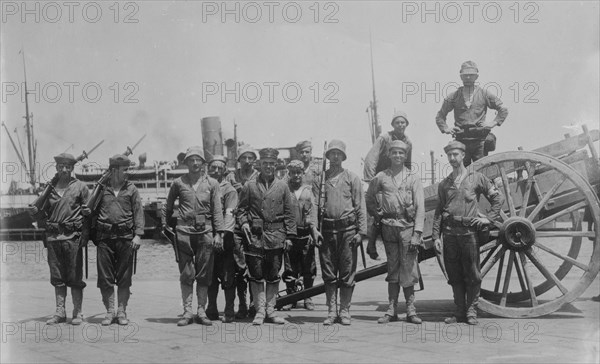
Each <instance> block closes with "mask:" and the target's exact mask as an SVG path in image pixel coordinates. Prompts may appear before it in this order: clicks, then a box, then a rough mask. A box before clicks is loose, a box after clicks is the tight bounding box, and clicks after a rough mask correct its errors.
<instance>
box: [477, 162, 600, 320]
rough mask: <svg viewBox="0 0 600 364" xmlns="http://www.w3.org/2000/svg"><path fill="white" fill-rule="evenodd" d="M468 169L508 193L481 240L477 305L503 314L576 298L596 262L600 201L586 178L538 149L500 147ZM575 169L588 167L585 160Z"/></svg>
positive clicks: (552, 307)
mask: <svg viewBox="0 0 600 364" xmlns="http://www.w3.org/2000/svg"><path fill="white" fill-rule="evenodd" d="M473 168H474V169H475V170H477V171H479V172H481V173H483V174H485V175H486V176H488V177H489V178H491V179H492V180H494V182H495V183H496V185H497V186H498V187H499V189H500V191H501V192H502V193H503V195H504V197H505V203H504V206H503V207H502V212H501V217H500V221H497V222H495V223H494V227H492V231H491V232H490V240H489V241H488V242H487V243H485V244H482V245H481V246H480V259H481V276H482V284H481V287H482V290H481V299H480V303H479V307H480V308H481V309H482V310H484V311H486V312H489V313H491V314H494V315H498V316H503V317H535V316H541V315H545V314H548V313H551V312H554V311H556V310H558V309H559V308H560V307H561V306H562V305H564V304H565V303H568V302H571V301H573V300H575V299H576V298H577V297H579V296H580V295H581V294H582V293H583V292H584V291H585V290H586V289H587V287H588V286H589V285H590V284H591V283H592V281H593V280H594V278H595V277H596V275H597V274H598V270H599V269H600V249H599V244H600V234H599V233H598V224H599V219H600V217H599V216H600V202H599V200H598V196H596V194H595V193H594V190H593V188H592V186H591V185H590V184H589V183H588V181H587V180H586V179H585V178H583V177H582V176H581V175H580V174H579V173H578V172H577V171H576V170H575V169H574V168H571V167H570V166H569V165H567V164H565V163H563V162H561V161H559V160H557V159H555V158H552V157H549V156H547V155H544V154H540V153H535V152H522V151H518V152H505V153H499V154H496V155H493V156H489V157H486V158H484V159H481V160H479V161H477V162H476V163H474V164H473ZM576 169H578V170H581V171H584V173H585V163H583V161H582V162H581V165H580V166H579V168H576ZM486 202H487V201H486ZM485 207H486V206H485V202H484V203H482V208H484V209H485ZM488 207H489V205H488ZM584 211H587V213H586V215H585V216H586V220H587V221H586V223H587V224H583V223H582V220H581V216H582V214H583V212H584ZM588 226H593V228H594V230H593V231H588V229H587V228H588Z"/></svg>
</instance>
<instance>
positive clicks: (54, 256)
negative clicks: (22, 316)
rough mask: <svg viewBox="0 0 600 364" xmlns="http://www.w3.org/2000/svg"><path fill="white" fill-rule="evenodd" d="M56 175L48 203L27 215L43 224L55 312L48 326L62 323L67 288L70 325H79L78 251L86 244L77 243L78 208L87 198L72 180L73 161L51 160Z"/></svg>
mask: <svg viewBox="0 0 600 364" xmlns="http://www.w3.org/2000/svg"><path fill="white" fill-rule="evenodd" d="M54 160H55V161H56V175H55V176H54V178H52V180H51V181H50V182H49V183H50V185H51V186H52V189H51V192H50V196H49V197H48V202H47V203H46V204H45V205H44V208H43V210H42V211H38V209H37V207H35V206H31V207H30V210H29V212H30V214H32V215H35V217H36V219H39V220H44V219H47V221H46V244H45V245H46V248H48V266H49V267H50V283H51V284H52V285H53V286H54V294H55V298H56V312H55V313H54V315H53V316H52V317H51V318H50V319H49V320H48V321H46V324H48V325H54V324H58V323H60V322H66V320H67V314H66V310H65V300H66V298H67V287H71V296H72V298H73V319H72V321H71V323H72V324H73V325H80V324H81V323H82V322H83V313H82V307H81V306H82V303H83V289H84V288H85V286H86V284H85V282H84V281H83V253H82V249H81V247H82V246H83V244H84V243H85V244H87V241H85V242H84V241H83V239H81V228H82V225H83V215H82V213H81V212H82V205H84V204H85V203H86V201H87V199H88V196H89V190H88V189H87V187H86V185H85V183H83V182H81V181H79V180H78V179H76V178H75V177H72V176H71V174H72V173H73V168H74V166H75V163H77V160H76V159H75V157H73V155H71V154H69V153H62V154H59V155H57V156H56V157H54Z"/></svg>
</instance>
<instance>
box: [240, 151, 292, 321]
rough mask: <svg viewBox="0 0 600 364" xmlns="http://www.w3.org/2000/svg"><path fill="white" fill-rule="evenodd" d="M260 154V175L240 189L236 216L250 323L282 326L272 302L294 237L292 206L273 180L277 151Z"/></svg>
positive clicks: (280, 183)
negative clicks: (250, 302)
mask: <svg viewBox="0 0 600 364" xmlns="http://www.w3.org/2000/svg"><path fill="white" fill-rule="evenodd" d="M259 154H260V173H259V175H258V177H257V178H256V179H255V180H252V181H248V182H247V183H246V184H245V185H244V187H243V188H242V192H241V193H240V202H239V205H238V214H237V218H238V224H239V225H240V226H241V228H242V232H243V234H244V236H245V237H246V238H245V246H244V252H245V255H246V263H247V265H248V280H249V281H250V289H251V290H252V295H253V297H254V307H255V309H256V315H255V316H254V321H253V322H252V323H253V324H254V325H262V324H263V322H264V321H265V320H267V321H268V322H271V323H275V324H284V323H285V320H284V319H283V318H281V317H278V316H276V315H275V301H276V299H277V292H278V291H279V281H280V280H281V278H280V276H279V271H280V269H281V261H282V259H283V251H284V249H286V250H289V248H290V247H291V244H292V243H291V241H290V239H292V238H294V237H295V236H296V220H295V217H294V212H293V209H294V205H293V201H292V196H291V194H290V190H289V188H288V186H287V184H286V183H285V182H283V181H282V180H279V179H276V178H275V166H276V164H277V155H278V154H279V152H278V151H277V150H276V149H273V148H264V149H261V150H260V152H259ZM265 282H266V287H265Z"/></svg>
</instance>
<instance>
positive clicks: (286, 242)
mask: <svg viewBox="0 0 600 364" xmlns="http://www.w3.org/2000/svg"><path fill="white" fill-rule="evenodd" d="M291 249H292V242H291V240H290V239H285V240H284V242H283V250H285V251H286V252H289V251H290V250H291Z"/></svg>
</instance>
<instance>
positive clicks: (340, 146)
mask: <svg viewBox="0 0 600 364" xmlns="http://www.w3.org/2000/svg"><path fill="white" fill-rule="evenodd" d="M332 150H339V151H340V152H342V154H343V155H344V159H343V160H346V143H344V142H343V141H341V140H337V139H332V140H331V141H330V142H329V144H328V145H327V152H326V153H325V158H328V156H329V152H331V151H332Z"/></svg>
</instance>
